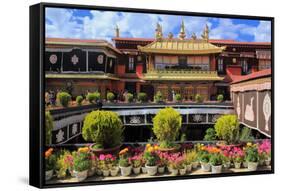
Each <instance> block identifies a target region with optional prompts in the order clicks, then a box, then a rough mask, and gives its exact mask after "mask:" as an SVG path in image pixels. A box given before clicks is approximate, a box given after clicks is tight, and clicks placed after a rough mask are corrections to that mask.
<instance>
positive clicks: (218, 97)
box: [217, 94, 224, 102]
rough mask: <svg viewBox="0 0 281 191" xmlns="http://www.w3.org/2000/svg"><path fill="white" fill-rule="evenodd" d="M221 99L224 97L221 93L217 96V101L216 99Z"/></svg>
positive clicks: (220, 100) (219, 100)
mask: <svg viewBox="0 0 281 191" xmlns="http://www.w3.org/2000/svg"><path fill="white" fill-rule="evenodd" d="M223 99H224V97H223V95H222V94H219V95H218V96H217V101H218V102H223Z"/></svg>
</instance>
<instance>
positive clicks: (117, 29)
mask: <svg viewBox="0 0 281 191" xmlns="http://www.w3.org/2000/svg"><path fill="white" fill-rule="evenodd" d="M119 36H120V34H119V28H118V25H116V28H115V37H116V38H119Z"/></svg>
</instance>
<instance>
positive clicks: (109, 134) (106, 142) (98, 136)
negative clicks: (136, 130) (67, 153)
mask: <svg viewBox="0 0 281 191" xmlns="http://www.w3.org/2000/svg"><path fill="white" fill-rule="evenodd" d="M122 133H123V124H122V121H121V120H120V118H119V116H118V115H117V113H115V112H112V111H92V112H91V113H89V114H88V115H87V116H86V117H85V120H84V125H83V129H82V136H83V138H84V139H85V140H86V141H94V142H96V143H97V144H100V145H102V146H103V148H112V147H115V146H118V145H120V144H121V141H122Z"/></svg>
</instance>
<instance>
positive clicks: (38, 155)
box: [29, 3, 275, 188]
mask: <svg viewBox="0 0 281 191" xmlns="http://www.w3.org/2000/svg"><path fill="white" fill-rule="evenodd" d="M46 7H53V8H55V7H57V8H77V9H94V10H103V11H122V12H137V13H156V14H168V15H187V16H201V17H219V18H240V19H252V20H266V21H270V22H271V50H272V51H271V59H272V66H271V69H272V73H271V79H272V81H271V91H272V94H271V100H272V102H271V103H272V104H271V105H272V106H271V113H272V120H271V123H272V136H271V140H272V144H271V145H272V148H271V150H272V165H271V170H268V171H253V172H239V173H221V174H209V175H193V176H175V177H152V178H149V179H134V180H114V181H100V182H98V181H96V182H86V183H84V182H83V183H79V182H77V183H62V184H51V185H47V184H45V183H44V180H45V174H44V160H43V159H44V157H43V156H44V155H43V154H44V142H45V138H44V137H45V136H44V134H45V132H44V131H43V127H44V121H45V114H44V84H45V77H44V76H45V72H44V60H45V58H44V55H45V54H44V51H45V8H46ZM29 13H30V36H29V38H30V42H29V44H30V47H29V51H30V55H29V56H30V81H29V84H30V91H29V93H30V97H29V98H30V100H29V101H30V106H29V114H30V120H29V121H30V122H29V123H30V133H29V136H30V138H29V145H30V146H29V169H30V170H29V184H30V185H32V186H35V187H38V188H53V187H68V186H85V185H100V184H116V183H133V182H150V181H168V180H179V179H197V178H214V177H228V176H245V175H260V174H272V173H274V170H275V160H274V139H275V134H274V72H275V71H274V17H263V16H250V15H232V14H217V13H198V12H185V11H171V10H153V9H135V8H121V7H105V6H93V5H75V4H58V3H40V4H36V5H32V6H30V9H29Z"/></svg>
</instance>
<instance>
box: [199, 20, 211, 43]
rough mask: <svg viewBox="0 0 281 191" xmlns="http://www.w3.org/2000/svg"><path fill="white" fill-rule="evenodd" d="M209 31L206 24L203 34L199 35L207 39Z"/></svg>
mask: <svg viewBox="0 0 281 191" xmlns="http://www.w3.org/2000/svg"><path fill="white" fill-rule="evenodd" d="M209 33H210V29H209V26H208V25H207V24H206V26H205V28H204V30H203V34H202V35H201V37H202V38H203V39H204V40H206V41H209Z"/></svg>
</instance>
